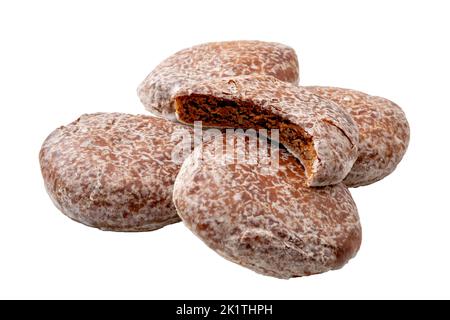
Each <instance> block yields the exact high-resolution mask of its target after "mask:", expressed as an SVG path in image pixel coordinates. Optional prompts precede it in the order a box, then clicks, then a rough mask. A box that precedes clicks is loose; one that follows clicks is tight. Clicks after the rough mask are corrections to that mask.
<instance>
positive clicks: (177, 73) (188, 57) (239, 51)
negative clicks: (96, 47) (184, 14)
mask: <svg viewBox="0 0 450 320" xmlns="http://www.w3.org/2000/svg"><path fill="white" fill-rule="evenodd" d="M244 74H267V75H272V76H274V77H276V78H278V79H280V80H282V81H288V82H292V83H295V84H296V83H298V78H299V67H298V60H297V55H296V53H295V51H294V50H293V49H292V48H290V47H288V46H285V45H283V44H279V43H273V42H262V41H226V42H211V43H205V44H201V45H197V46H194V47H192V48H188V49H184V50H181V51H179V52H177V53H175V54H174V55H172V56H170V57H169V58H167V59H166V60H164V61H163V62H162V63H161V64H160V65H158V66H157V67H156V68H155V69H154V70H153V71H152V72H151V73H150V74H149V75H148V76H147V77H146V78H145V80H144V81H143V82H142V83H141V84H140V86H139V87H138V90H137V91H138V95H139V98H140V99H141V101H142V103H143V104H144V106H145V108H146V109H147V110H148V111H150V112H152V113H154V114H157V115H159V116H162V117H166V118H168V119H170V120H175V115H174V112H175V108H174V106H173V100H172V98H173V96H174V95H175V93H176V92H177V90H178V89H179V88H181V87H184V86H187V85H190V84H192V83H195V82H197V81H202V80H208V79H213V78H220V77H227V76H236V75H244Z"/></svg>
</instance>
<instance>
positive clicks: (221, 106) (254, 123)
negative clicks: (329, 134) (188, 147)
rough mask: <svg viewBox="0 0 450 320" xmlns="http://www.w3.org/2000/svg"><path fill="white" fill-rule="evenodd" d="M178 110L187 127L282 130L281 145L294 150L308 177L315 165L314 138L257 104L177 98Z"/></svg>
mask: <svg viewBox="0 0 450 320" xmlns="http://www.w3.org/2000/svg"><path fill="white" fill-rule="evenodd" d="M175 109H176V113H177V117H178V119H179V120H180V121H181V122H184V123H187V124H193V123H194V122H195V121H202V125H203V126H205V127H220V128H243V129H256V130H259V129H279V130H280V143H282V144H283V145H284V146H286V147H287V148H288V149H291V150H295V152H296V153H297V154H296V156H297V157H300V160H301V163H302V164H303V166H304V167H305V170H306V173H307V175H308V176H310V175H311V173H312V165H313V163H314V160H315V159H316V158H317V154H316V151H315V149H314V143H313V140H312V137H311V136H310V135H309V134H308V133H306V132H305V131H304V130H303V129H302V128H300V127H299V126H298V125H296V124H293V123H292V122H290V121H289V120H286V119H283V118H282V117H281V116H279V115H276V114H273V113H271V112H270V111H268V110H263V109H262V108H261V107H259V106H258V105H256V104H255V103H252V102H248V101H243V100H229V99H222V98H217V97H214V96H209V95H197V94H192V95H189V96H180V97H177V98H176V100H175ZM298 153H300V154H298Z"/></svg>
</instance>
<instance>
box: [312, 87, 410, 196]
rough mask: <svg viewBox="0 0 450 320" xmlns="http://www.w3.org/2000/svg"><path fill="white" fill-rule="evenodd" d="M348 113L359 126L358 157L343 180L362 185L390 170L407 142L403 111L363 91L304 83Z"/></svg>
mask: <svg viewBox="0 0 450 320" xmlns="http://www.w3.org/2000/svg"><path fill="white" fill-rule="evenodd" d="M306 88H307V89H308V90H310V91H311V92H313V93H314V94H317V95H318V96H320V97H322V98H326V99H330V100H332V101H334V102H336V103H337V104H338V105H340V106H341V107H343V108H344V109H345V110H346V111H347V112H349V113H350V114H351V116H352V117H353V119H354V120H355V122H356V124H357V125H358V128H359V145H358V150H359V151H358V153H359V155H358V159H357V160H356V162H355V164H354V165H353V168H352V170H351V171H350V173H349V174H348V176H347V177H346V178H345V180H344V183H345V184H346V185H347V186H349V187H359V186H365V185H368V184H371V183H374V182H377V181H379V180H381V179H383V178H384V177H386V176H388V175H389V174H390V173H392V172H393V171H394V170H395V168H396V167H397V165H398V164H399V163H400V161H401V160H402V158H403V156H404V154H405V152H406V150H407V148H408V144H409V135H410V130H409V125H408V120H407V119H406V116H405V113H404V112H403V111H402V109H401V108H400V107H399V106H398V105H396V104H395V103H394V102H392V101H389V100H387V99H385V98H381V97H375V96H371V95H368V94H365V93H363V92H359V91H355V90H350V89H341V88H333V87H306Z"/></svg>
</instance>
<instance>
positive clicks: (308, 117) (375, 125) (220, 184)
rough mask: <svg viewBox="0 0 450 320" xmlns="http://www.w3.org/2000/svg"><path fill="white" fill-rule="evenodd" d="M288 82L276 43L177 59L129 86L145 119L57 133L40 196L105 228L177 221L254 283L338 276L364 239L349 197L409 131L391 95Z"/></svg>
mask: <svg viewBox="0 0 450 320" xmlns="http://www.w3.org/2000/svg"><path fill="white" fill-rule="evenodd" d="M298 83H299V65H298V60H297V55H296V53H295V51H294V50H293V49H292V48H290V47H287V46H285V45H282V44H278V43H268V42H261V41H231V42H216V43H207V44H203V45H198V46H194V47H192V48H189V49H185V50H182V51H180V52H178V53H176V54H174V55H173V56H171V57H169V58H168V59H166V60H165V61H163V62H162V63H161V64H160V65H158V66H157V67H156V68H155V69H154V70H153V71H152V72H151V73H150V74H149V75H148V76H147V78H146V79H145V80H144V81H143V82H142V84H141V85H140V86H139V88H138V95H139V97H140V99H141V101H142V103H143V104H144V106H145V108H146V109H147V110H148V111H150V112H151V113H152V114H153V115H152V116H151V115H148V116H147V115H129V114H121V113H94V114H88V115H82V116H81V117H80V118H79V119H78V120H76V121H74V122H73V123H71V124H69V125H66V126H63V127H60V128H58V129H56V130H55V131H53V132H52V133H51V134H50V136H49V137H48V138H47V139H46V140H45V142H44V144H43V146H42V149H41V152H40V155H39V157H40V164H41V170H42V174H43V177H44V182H45V187H46V189H47V191H48V193H49V195H50V197H51V199H52V200H53V202H54V203H55V205H56V206H57V207H58V208H59V209H60V210H61V212H63V213H64V214H65V215H67V216H68V217H70V218H71V219H73V220H75V221H78V222H81V223H83V224H85V225H88V226H92V227H96V228H99V229H102V230H110V231H122V232H125V231H152V230H156V229H159V228H161V227H164V226H166V225H169V224H172V223H175V222H179V221H181V220H182V221H183V222H184V224H185V225H186V226H187V227H188V228H189V229H190V230H191V231H192V232H193V233H194V234H195V235H197V236H198V237H199V238H200V239H201V240H203V242H205V244H206V245H208V246H209V247H210V248H211V249H212V250H214V251H216V252H217V253H219V254H220V255H222V256H223V257H224V258H226V259H228V260H230V261H233V262H235V263H238V264H240V265H242V266H244V267H247V268H249V269H252V270H254V271H256V272H258V273H261V274H265V275H269V276H273V277H278V278H291V277H300V276H307V275H312V274H318V273H323V272H326V271H329V270H333V269H338V268H340V267H342V266H343V265H345V264H346V263H347V262H348V261H349V260H350V259H351V258H352V257H354V256H355V255H356V253H357V251H358V250H359V247H360V244H361V226H360V221H359V216H358V212H357V208H356V205H355V203H354V201H353V199H352V197H351V194H350V192H349V190H348V188H349V187H359V186H365V185H369V184H372V183H374V182H377V181H379V180H381V179H383V178H384V177H386V176H387V175H389V174H390V173H392V172H393V171H394V169H395V168H396V166H397V165H398V163H399V162H400V161H401V159H402V157H403V155H404V154H405V152H406V149H407V147H408V142H409V126H408V122H407V120H406V117H405V114H404V113H403V111H402V110H401V109H400V107H399V106H397V105H396V104H395V103H393V102H391V101H389V100H387V99H384V98H380V97H375V96H371V95H368V94H365V93H362V92H358V91H354V90H349V89H341V88H333V87H318V86H314V87H312V86H299V84H298Z"/></svg>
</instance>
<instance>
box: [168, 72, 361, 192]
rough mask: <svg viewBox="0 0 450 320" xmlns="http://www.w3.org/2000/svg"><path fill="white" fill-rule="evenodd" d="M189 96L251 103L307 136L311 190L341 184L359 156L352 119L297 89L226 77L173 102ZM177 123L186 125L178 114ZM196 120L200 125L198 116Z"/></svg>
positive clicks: (184, 91) (296, 151)
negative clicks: (311, 150)
mask: <svg viewBox="0 0 450 320" xmlns="http://www.w3.org/2000/svg"><path fill="white" fill-rule="evenodd" d="M192 95H206V96H212V97H216V98H219V99H228V100H233V101H236V102H239V101H244V102H249V103H251V104H254V105H257V106H258V107H259V108H261V109H262V110H264V111H268V112H270V113H272V114H274V115H277V116H280V117H281V118H282V119H284V120H288V121H290V122H291V123H293V124H294V125H296V126H298V127H299V128H300V129H302V130H303V131H305V132H306V133H307V134H309V135H310V136H311V137H312V141H313V144H314V150H315V152H316V158H315V159H314V161H313V165H312V170H311V172H307V175H308V183H309V185H310V186H325V185H332V184H336V183H339V182H341V181H342V180H343V179H344V178H345V177H346V176H347V174H348V173H349V172H350V169H351V168H352V166H353V164H354V162H355V160H356V158H357V156H358V148H357V146H358V128H357V126H356V124H355V122H354V121H353V119H352V118H351V116H350V115H349V114H348V113H347V112H346V111H344V110H343V109H342V108H341V107H339V106H338V105H336V104H335V103H334V102H332V101H329V100H326V99H323V98H320V97H318V96H316V95H314V94H312V93H311V92H309V91H308V90H305V89H302V88H300V87H298V86H296V85H293V84H290V83H286V82H283V81H279V80H277V79H276V78H274V77H271V76H237V77H227V78H221V79H212V80H209V81H202V82H197V83H194V84H190V85H188V86H186V87H184V88H181V89H180V90H179V91H178V93H177V95H176V96H175V99H177V98H178V97H186V96H192ZM227 107H229V106H227ZM217 108H219V107H217ZM236 114H237V113H236ZM189 116H191V117H192V115H191V114H190V115H189ZM177 117H178V120H179V121H180V122H187V120H186V119H184V118H181V117H180V114H179V113H177ZM194 117H195V116H194ZM195 120H202V119H201V116H199V117H198V118H197V119H195ZM188 121H189V120H188ZM281 130H283V128H282V127H281ZM280 136H281V138H280V142H281V143H282V144H283V145H284V146H285V147H286V148H287V149H288V150H289V151H290V152H291V153H292V154H293V155H294V156H296V157H297V158H298V159H300V160H302V159H301V153H302V150H301V148H299V147H296V146H294V145H292V144H290V143H289V142H288V141H286V139H283V137H282V132H281V135H280Z"/></svg>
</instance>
